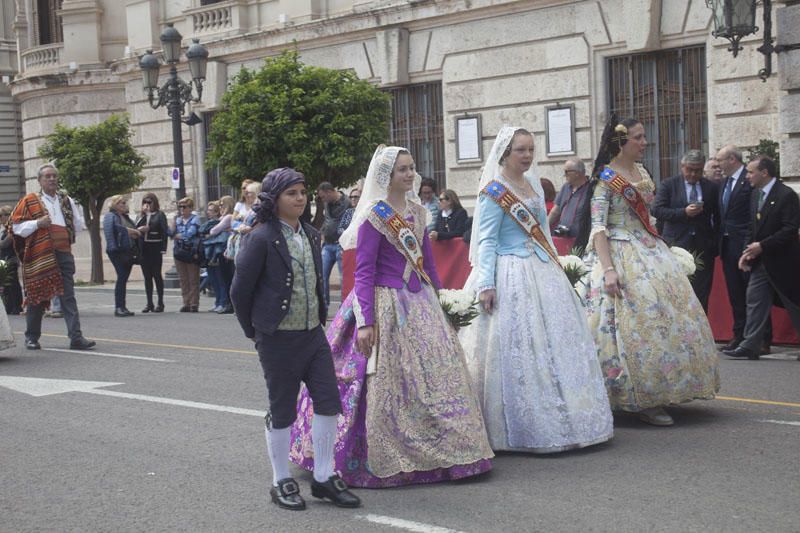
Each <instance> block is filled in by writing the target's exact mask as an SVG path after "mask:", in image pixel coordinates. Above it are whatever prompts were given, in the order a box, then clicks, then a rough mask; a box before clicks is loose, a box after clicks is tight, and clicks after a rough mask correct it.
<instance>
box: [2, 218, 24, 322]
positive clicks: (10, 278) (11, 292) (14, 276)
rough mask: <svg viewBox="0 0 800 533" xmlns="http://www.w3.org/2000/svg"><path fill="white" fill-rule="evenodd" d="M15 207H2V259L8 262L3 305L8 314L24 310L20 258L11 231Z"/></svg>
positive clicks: (15, 313)
mask: <svg viewBox="0 0 800 533" xmlns="http://www.w3.org/2000/svg"><path fill="white" fill-rule="evenodd" d="M11 211H13V208H12V207H11V206H10V205H4V206H3V207H0V226H2V227H0V259H2V260H3V261H5V262H6V272H7V277H6V284H5V287H4V288H3V305H4V306H5V308H6V314H9V315H18V314H20V313H21V312H22V287H20V285H19V271H18V269H19V258H18V257H17V253H16V252H15V251H14V236H13V235H12V234H11V232H10V231H9V226H8V219H9V217H10V216H11Z"/></svg>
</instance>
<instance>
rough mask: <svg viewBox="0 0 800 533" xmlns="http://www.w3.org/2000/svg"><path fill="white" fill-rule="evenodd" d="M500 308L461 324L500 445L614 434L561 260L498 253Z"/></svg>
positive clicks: (564, 443)
mask: <svg viewBox="0 0 800 533" xmlns="http://www.w3.org/2000/svg"><path fill="white" fill-rule="evenodd" d="M496 287H497V308H496V309H495V311H494V312H493V313H492V314H491V315H489V314H486V313H482V314H481V315H480V316H479V317H478V318H476V319H475V321H473V323H472V324H471V325H470V326H468V327H467V328H464V330H462V332H461V335H460V337H461V341H462V343H463V346H464V351H465V354H466V357H467V365H468V368H469V371H470V374H471V376H472V379H473V381H474V383H475V389H476V392H477V393H478V395H479V399H480V400H481V405H482V407H483V414H484V417H485V420H486V428H487V431H488V432H489V442H490V443H491V445H492V449H494V450H516V451H529V452H534V453H553V452H560V451H564V450H568V449H572V448H581V447H584V446H589V445H592V444H596V443H599V442H604V441H606V440H608V439H610V438H611V437H612V435H613V418H612V416H611V410H610V408H609V403H608V397H607V395H606V389H605V384H604V382H603V378H602V374H601V371H600V364H599V362H598V359H597V350H596V348H595V344H594V341H593V339H592V336H591V333H590V331H589V328H588V325H587V323H586V315H585V312H584V309H583V306H582V304H581V302H580V300H579V299H578V297H577V295H576V294H575V291H574V289H573V288H572V286H571V285H570V284H569V281H568V280H567V278H566V276H565V275H564V274H563V272H561V270H560V268H559V267H558V266H557V265H555V264H554V263H553V262H552V261H551V262H547V263H545V262H542V261H541V260H540V259H539V258H537V257H536V256H531V257H526V258H521V257H517V256H513V255H503V256H498V259H497V273H496Z"/></svg>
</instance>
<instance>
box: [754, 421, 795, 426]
mask: <svg viewBox="0 0 800 533" xmlns="http://www.w3.org/2000/svg"><path fill="white" fill-rule="evenodd" d="M759 422H766V423H768V424H782V425H784V426H800V422H793V421H791V420H759Z"/></svg>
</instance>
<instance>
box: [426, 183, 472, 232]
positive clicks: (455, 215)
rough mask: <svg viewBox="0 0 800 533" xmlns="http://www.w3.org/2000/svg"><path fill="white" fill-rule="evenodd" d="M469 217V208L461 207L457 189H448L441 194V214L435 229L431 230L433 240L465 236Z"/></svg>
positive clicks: (438, 216)
mask: <svg viewBox="0 0 800 533" xmlns="http://www.w3.org/2000/svg"><path fill="white" fill-rule="evenodd" d="M467 218H468V216H467V210H466V209H464V208H463V207H461V201H460V200H459V199H458V195H457V194H456V193H455V191H452V190H450V189H446V190H445V191H443V192H442V194H441V195H440V196H439V214H438V215H437V217H436V225H435V229H434V230H433V231H431V232H430V238H431V240H432V241H436V240H439V241H446V240H449V239H452V238H453V237H461V236H463V235H464V231H465V230H466V229H467Z"/></svg>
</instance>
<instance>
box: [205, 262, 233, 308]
mask: <svg viewBox="0 0 800 533" xmlns="http://www.w3.org/2000/svg"><path fill="white" fill-rule="evenodd" d="M206 273H207V274H208V280H209V282H210V283H211V288H212V289H214V307H226V306H227V305H228V287H227V286H226V285H225V280H224V278H223V276H222V267H221V266H220V265H217V266H209V267H207V268H206Z"/></svg>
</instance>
